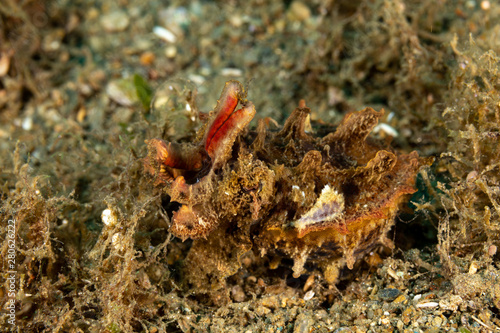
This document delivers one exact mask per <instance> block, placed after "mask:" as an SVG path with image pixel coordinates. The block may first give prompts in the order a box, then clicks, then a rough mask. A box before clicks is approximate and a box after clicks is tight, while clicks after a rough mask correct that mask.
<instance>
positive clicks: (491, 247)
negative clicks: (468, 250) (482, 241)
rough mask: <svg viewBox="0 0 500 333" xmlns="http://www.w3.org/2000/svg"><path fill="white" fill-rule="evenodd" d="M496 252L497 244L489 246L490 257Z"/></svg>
mask: <svg viewBox="0 0 500 333" xmlns="http://www.w3.org/2000/svg"><path fill="white" fill-rule="evenodd" d="M496 253H497V247H496V245H490V247H488V255H489V256H490V257H493V256H494V255H495V254H496Z"/></svg>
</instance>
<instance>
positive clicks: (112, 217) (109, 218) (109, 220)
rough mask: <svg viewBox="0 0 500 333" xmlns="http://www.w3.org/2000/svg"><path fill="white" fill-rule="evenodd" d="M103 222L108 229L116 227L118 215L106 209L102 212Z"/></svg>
mask: <svg viewBox="0 0 500 333" xmlns="http://www.w3.org/2000/svg"><path fill="white" fill-rule="evenodd" d="M101 220H102V223H104V224H105V225H107V226H108V227H112V226H114V225H115V224H116V222H117V221H118V219H117V217H116V214H115V213H114V212H113V211H112V210H111V209H109V208H106V209H105V210H103V211H102V214H101Z"/></svg>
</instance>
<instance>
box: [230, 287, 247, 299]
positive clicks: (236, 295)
mask: <svg viewBox="0 0 500 333" xmlns="http://www.w3.org/2000/svg"><path fill="white" fill-rule="evenodd" d="M231 296H232V297H233V300H234V301H235V302H237V303H241V302H243V301H244V300H245V292H244V291H243V288H242V287H241V286H240V285H235V286H234V287H233V288H232V289H231Z"/></svg>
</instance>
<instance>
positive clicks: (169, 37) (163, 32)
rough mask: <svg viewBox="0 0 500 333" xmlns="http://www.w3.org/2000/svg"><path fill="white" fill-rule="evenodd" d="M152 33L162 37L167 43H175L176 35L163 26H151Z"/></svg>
mask: <svg viewBox="0 0 500 333" xmlns="http://www.w3.org/2000/svg"><path fill="white" fill-rule="evenodd" d="M153 33H154V34H155V35H156V36H157V37H159V38H161V39H163V40H164V41H166V42H169V43H175V42H176V41H177V36H175V35H174V33H173V32H172V31H170V30H168V29H166V28H164V27H160V26H156V27H154V28H153Z"/></svg>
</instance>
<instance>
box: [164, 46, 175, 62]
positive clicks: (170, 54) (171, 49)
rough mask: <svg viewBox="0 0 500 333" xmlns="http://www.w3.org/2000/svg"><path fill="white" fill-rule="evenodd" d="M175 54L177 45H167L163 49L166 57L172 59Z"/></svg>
mask: <svg viewBox="0 0 500 333" xmlns="http://www.w3.org/2000/svg"><path fill="white" fill-rule="evenodd" d="M176 55H177V47H175V46H174V45H169V46H168V47H167V48H166V49H165V56H166V57H167V58H169V59H172V58H175V56H176Z"/></svg>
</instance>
